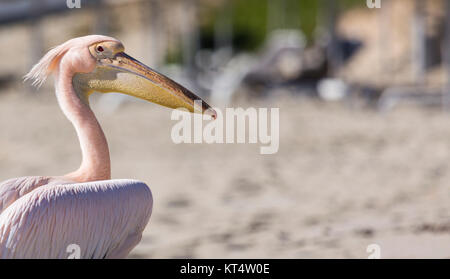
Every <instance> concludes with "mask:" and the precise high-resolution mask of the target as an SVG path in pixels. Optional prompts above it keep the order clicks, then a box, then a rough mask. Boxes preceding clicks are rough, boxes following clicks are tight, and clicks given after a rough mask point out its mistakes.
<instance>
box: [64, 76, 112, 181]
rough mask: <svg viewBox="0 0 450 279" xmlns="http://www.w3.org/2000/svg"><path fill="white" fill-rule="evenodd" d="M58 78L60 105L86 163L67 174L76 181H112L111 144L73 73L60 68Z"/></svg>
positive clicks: (67, 176) (66, 176)
mask: <svg viewBox="0 0 450 279" xmlns="http://www.w3.org/2000/svg"><path fill="white" fill-rule="evenodd" d="M60 70H61V71H60V72H59V75H58V76H57V77H56V95H57V98H58V102H59V105H60V107H61V109H62V111H63V112H64V114H65V115H66V117H67V118H68V119H69V120H70V122H72V124H73V126H74V127H75V130H76V132H77V135H78V139H79V141H80V146H81V152H82V156H83V160H82V162H81V166H80V168H79V169H78V170H77V171H75V172H72V173H69V174H67V175H65V176H64V177H65V178H68V179H70V180H73V181H76V182H88V181H97V180H108V179H111V161H110V157H109V149H108V143H107V141H106V137H105V134H104V133H103V131H102V128H101V127H100V124H99V123H98V121H97V118H96V117H95V115H94V113H93V112H92V110H91V108H90V107H89V105H88V104H85V103H84V102H83V101H82V100H81V99H80V97H79V96H80V95H79V94H80V93H81V92H78V93H79V94H77V92H76V91H75V89H74V87H73V85H72V77H73V73H71V71H70V70H66V71H65V70H64V69H60Z"/></svg>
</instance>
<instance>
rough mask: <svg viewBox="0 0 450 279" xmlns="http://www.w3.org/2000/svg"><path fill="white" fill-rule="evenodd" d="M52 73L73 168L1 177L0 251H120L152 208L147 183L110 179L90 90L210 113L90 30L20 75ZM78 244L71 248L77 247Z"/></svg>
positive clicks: (40, 78) (55, 254)
mask: <svg viewBox="0 0 450 279" xmlns="http://www.w3.org/2000/svg"><path fill="white" fill-rule="evenodd" d="M50 75H53V76H54V79H55V91H56V97H57V100H58V104H59V106H60V107H61V110H62V111H63V113H64V114H65V116H66V117H67V118H68V119H69V121H70V122H71V123H72V124H73V126H74V128H75V130H76V133H77V135H78V139H79V142H80V146H81V153H82V162H81V166H80V168H79V169H78V170H76V171H74V172H71V173H69V174H66V175H63V176H33V177H21V178H14V179H10V180H7V181H5V182H2V183H0V258H68V256H69V254H68V253H69V251H71V250H70V249H75V248H76V249H78V251H77V253H78V254H79V257H80V258H124V257H126V256H127V255H128V254H129V253H130V251H131V250H132V249H133V248H134V247H135V246H136V245H137V244H138V243H139V241H140V240H141V237H142V232H143V230H144V228H145V226H146V225H147V223H148V222H149V219H150V215H151V213H152V208H153V197H152V193H151V191H150V188H149V187H148V186H147V185H146V184H145V183H144V182H141V181H137V180H128V179H127V180H115V179H114V180H111V166H110V156H109V149H108V144H107V141H106V137H105V135H104V133H103V131H102V128H101V127H100V124H99V123H98V121H97V119H96V117H95V115H94V113H93V112H92V110H91V108H90V106H89V96H90V95H91V94H92V93H93V92H100V93H109V92H118V93H123V94H127V95H131V96H134V97H136V98H140V99H144V100H147V101H150V102H153V103H156V104H159V105H162V106H165V107H169V108H184V109H187V110H188V111H190V112H198V113H203V114H205V115H209V116H211V117H212V118H215V116H216V113H215V111H214V110H213V109H212V108H210V106H209V105H208V104H206V103H205V102H202V106H201V109H195V108H194V107H195V106H194V101H197V100H201V99H200V98H199V97H197V96H196V95H194V94H193V93H191V92H190V91H189V90H187V89H185V88H184V87H182V86H181V85H179V84H178V83H176V82H174V81H173V80H171V79H169V78H168V77H166V76H164V75H162V74H159V73H158V72H156V71H154V70H152V69H151V68H149V67H147V66H145V65H144V64H142V63H140V62H139V61H138V60H136V59H134V58H132V57H131V56H129V55H127V54H126V53H125V52H124V46H123V44H122V43H121V42H120V41H119V40H117V39H114V38H111V37H107V36H101V35H90V36H85V37H79V38H74V39H71V40H69V41H67V42H65V43H63V44H61V45H59V46H56V47H54V48H53V49H51V50H50V51H49V52H48V53H47V54H46V55H45V56H44V57H43V58H42V59H41V60H40V61H39V62H38V63H37V64H36V65H35V66H33V68H32V69H31V71H30V72H29V73H28V74H27V75H26V76H25V80H32V81H33V84H34V85H37V86H40V85H42V83H43V82H44V81H45V80H46V79H47V77H48V76H50ZM74 247H75V248H74Z"/></svg>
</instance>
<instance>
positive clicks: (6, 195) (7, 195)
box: [0, 176, 51, 214]
mask: <svg viewBox="0 0 450 279" xmlns="http://www.w3.org/2000/svg"><path fill="white" fill-rule="evenodd" d="M50 180H51V178H50V177H45V176H27V177H19V178H13V179H9V180H6V181H4V182H2V183H0V214H1V213H2V212H3V211H4V210H5V209H6V208H7V207H8V206H10V205H11V204H12V203H14V202H15V201H16V200H17V199H19V198H20V197H22V196H24V195H26V194H28V193H29V192H31V191H33V190H34V189H36V188H38V187H40V186H42V185H47V184H49V182H50Z"/></svg>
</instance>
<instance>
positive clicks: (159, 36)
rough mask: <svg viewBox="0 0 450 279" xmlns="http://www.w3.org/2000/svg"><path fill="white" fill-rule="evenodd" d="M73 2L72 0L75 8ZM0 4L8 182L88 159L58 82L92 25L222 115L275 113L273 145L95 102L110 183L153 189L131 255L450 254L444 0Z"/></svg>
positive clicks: (154, 110) (2, 154) (130, 104)
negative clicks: (184, 131)
mask: <svg viewBox="0 0 450 279" xmlns="http://www.w3.org/2000/svg"><path fill="white" fill-rule="evenodd" d="M72 2H74V1H72ZM80 3H81V8H73V9H70V8H68V7H67V5H66V0H33V1H31V0H14V1H13V0H0V47H1V51H0V127H1V132H0V181H1V180H5V179H8V178H11V177H19V176H29V175H61V174H64V173H67V172H70V171H72V170H74V169H76V168H77V167H78V164H79V163H80V160H81V154H80V151H79V146H78V142H77V138H76V134H75V132H74V131H73V128H72V127H71V125H70V123H69V122H68V121H67V120H66V119H65V118H64V116H63V114H62V113H61V112H60V110H59V108H58V106H57V102H56V99H55V97H54V93H53V91H54V89H53V83H52V81H48V82H47V83H46V84H44V86H43V87H42V88H41V89H39V90H36V89H35V88H32V87H31V86H30V85H29V84H27V83H23V82H22V76H23V75H24V74H25V73H27V72H28V70H29V69H30V68H31V67H32V65H34V64H35V63H36V62H37V61H38V60H39V59H40V58H41V57H42V56H43V54H44V53H45V52H46V51H47V50H48V49H49V48H50V47H52V46H55V45H58V44H60V43H62V42H64V41H66V40H68V39H70V38H73V37H78V36H84V35H88V34H104V35H110V36H113V37H116V38H118V39H119V40H121V41H122V42H123V43H124V45H125V47H126V51H127V53H129V54H130V55H132V56H133V57H135V58H138V59H139V60H140V61H142V62H144V63H145V64H147V65H149V66H150V67H152V68H155V69H157V70H158V71H160V72H162V73H164V74H166V75H167V76H169V77H171V78H173V79H175V80H176V81H178V82H179V83H181V84H183V85H184V86H186V87H187V88H189V89H191V90H192V91H193V92H196V93H197V94H198V95H200V96H202V97H204V98H205V99H206V100H208V102H209V103H210V104H211V105H213V106H216V107H219V108H224V107H243V108H246V107H269V108H270V107H278V108H280V149H279V152H278V153H277V154H274V155H260V154H259V145H255V144H213V145H208V144H180V145H176V144H174V143H173V142H172V140H171V137H170V132H171V128H172V126H173V125H174V124H175V122H174V121H171V120H170V113H171V111H170V110H168V109H165V108H160V107H158V106H156V105H151V104H148V103H142V102H140V101H136V100H134V99H131V98H129V97H126V96H124V95H118V94H108V95H102V96H97V95H95V96H93V97H92V98H93V101H92V106H93V109H94V111H95V112H96V114H97V117H98V118H99V121H100V123H101V124H102V126H103V128H104V131H105V134H106V136H107V137H108V140H109V144H110V149H111V156H112V163H113V177H114V178H134V179H139V180H143V181H145V182H147V183H148V184H149V185H150V187H151V188H152V191H153V194H154V199H155V204H154V212H153V215H152V218H151V220H150V224H149V225H148V226H147V228H146V231H145V234H144V237H143V239H142V241H141V243H140V244H139V245H138V246H137V247H136V249H134V250H133V252H132V254H131V255H130V257H132V258H210V257H211V258H261V257H265V258H268V257H270V258H367V257H368V255H369V254H368V253H367V251H366V248H367V246H368V245H369V244H372V243H374V244H378V245H380V247H381V257H383V258H405V257H406V258H424V257H425V258H449V257H450V185H449V181H450V160H449V159H450V0H430V1H422V0H381V3H382V6H381V8H380V9H376V8H375V9H369V8H368V7H367V6H366V1H365V0H279V1H276V0H185V1H181V0H165V1H163V0H147V1H144V0H102V1H99V0H97V1H94V0H91V1H80Z"/></svg>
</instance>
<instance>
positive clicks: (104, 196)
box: [0, 180, 153, 258]
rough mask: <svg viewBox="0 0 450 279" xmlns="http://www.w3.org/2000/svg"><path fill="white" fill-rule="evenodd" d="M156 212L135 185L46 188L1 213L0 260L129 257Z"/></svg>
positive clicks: (129, 182) (126, 182)
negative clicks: (152, 214) (74, 251)
mask: <svg viewBox="0 0 450 279" xmlns="http://www.w3.org/2000/svg"><path fill="white" fill-rule="evenodd" d="M152 206H153V199H152V194H151V191H150V188H149V187H148V186H147V185H146V184H144V183H142V182H139V181H135V180H108V181H96V182H89V183H80V184H66V185H46V186H45V187H38V188H36V189H35V190H33V191H31V192H29V193H28V194H25V195H23V196H22V197H20V198H18V199H17V200H16V201H15V202H13V203H12V204H11V205H10V206H8V207H7V208H6V209H5V210H4V211H3V212H2V213H0V258H68V257H69V256H71V254H70V253H72V252H73V247H76V248H78V249H79V251H78V252H79V255H80V257H81V258H121V257H126V256H127V255H128V253H129V252H130V251H131V249H133V248H134V246H136V245H137V243H138V242H139V241H140V239H141V236H142V232H143V230H144V228H145V226H146V225H147V223H148V221H149V218H150V215H151V211H152Z"/></svg>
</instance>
